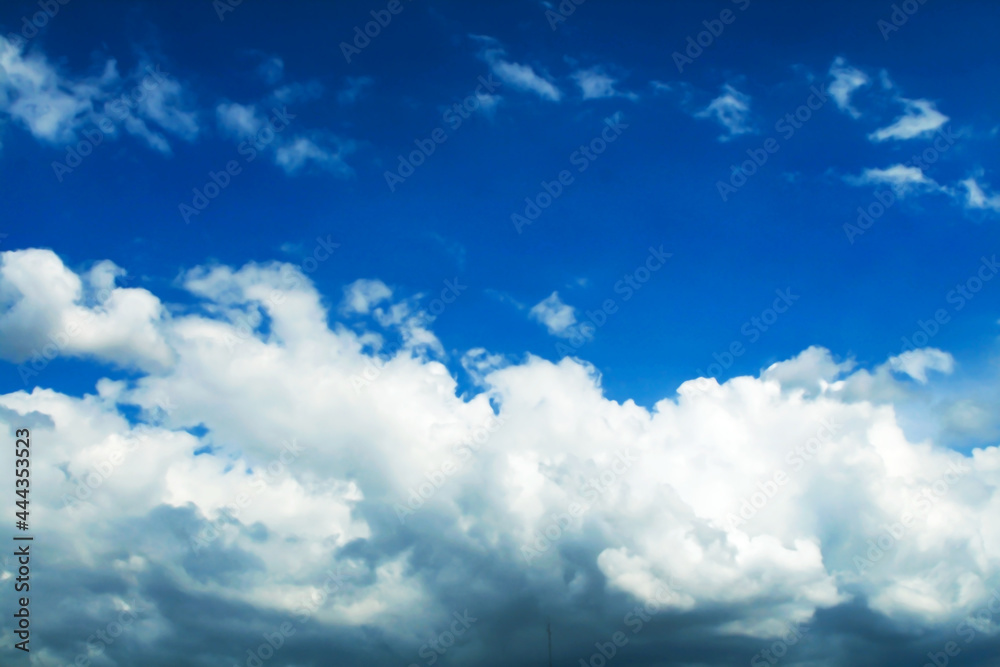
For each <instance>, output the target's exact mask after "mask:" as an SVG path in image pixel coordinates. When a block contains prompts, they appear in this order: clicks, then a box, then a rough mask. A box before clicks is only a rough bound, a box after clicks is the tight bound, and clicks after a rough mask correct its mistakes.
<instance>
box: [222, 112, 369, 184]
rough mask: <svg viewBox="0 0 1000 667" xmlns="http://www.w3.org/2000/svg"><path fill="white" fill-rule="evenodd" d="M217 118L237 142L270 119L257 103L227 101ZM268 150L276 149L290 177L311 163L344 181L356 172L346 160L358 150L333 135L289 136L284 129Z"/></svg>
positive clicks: (276, 157)
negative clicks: (261, 111)
mask: <svg viewBox="0 0 1000 667" xmlns="http://www.w3.org/2000/svg"><path fill="white" fill-rule="evenodd" d="M216 117H217V120H218V123H219V127H220V128H221V129H222V131H223V133H224V134H225V135H227V136H229V137H232V138H234V139H245V138H246V137H254V136H257V134H258V133H259V132H261V130H263V129H264V128H265V126H266V125H267V124H268V119H267V118H266V117H265V116H264V115H263V114H261V113H260V112H259V111H258V110H257V107H256V105H253V104H249V105H248V104H238V103H230V102H223V103H221V104H219V105H218V106H217V107H216ZM266 148H271V149H273V158H274V163H275V164H276V165H278V166H279V167H281V168H282V169H283V170H284V172H285V173H286V174H289V175H292V174H295V173H298V172H299V171H301V170H302V169H304V168H305V167H307V166H308V165H310V164H313V165H316V166H317V167H319V168H321V169H324V170H326V171H329V172H331V173H333V174H335V175H336V176H339V177H342V178H346V177H348V176H350V175H352V174H353V173H354V170H353V169H352V168H351V167H350V165H348V164H347V162H345V161H344V157H345V156H346V155H348V154H350V153H352V152H353V151H354V148H355V144H354V142H352V141H344V140H341V139H339V138H337V137H335V136H333V135H330V134H324V133H312V134H311V135H310V136H304V135H301V134H297V135H296V134H291V135H286V134H285V130H284V129H282V131H281V132H275V133H274V137H273V138H272V139H271V142H270V143H269V144H268V145H267V146H266Z"/></svg>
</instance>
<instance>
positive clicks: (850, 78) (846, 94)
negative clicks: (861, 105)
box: [827, 58, 871, 118]
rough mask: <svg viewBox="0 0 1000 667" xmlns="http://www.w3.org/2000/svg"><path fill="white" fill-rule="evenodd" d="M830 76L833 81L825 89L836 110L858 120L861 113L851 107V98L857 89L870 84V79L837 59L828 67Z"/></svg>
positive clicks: (845, 62) (842, 60)
mask: <svg viewBox="0 0 1000 667" xmlns="http://www.w3.org/2000/svg"><path fill="white" fill-rule="evenodd" d="M830 76H831V77H833V81H832V82H831V83H830V86H829V87H828V88H827V91H829V93H830V96H831V97H832V98H833V101H834V102H835V103H836V105H837V108H838V109H840V110H841V111H844V112H847V113H848V114H850V115H851V116H853V117H854V118H860V117H861V113H860V112H859V111H858V110H857V109H855V108H854V107H853V106H851V96H852V95H853V94H854V91H856V90H857V89H858V88H862V87H864V86H867V85H870V84H871V79H869V78H868V75H867V74H865V73H864V72H862V71H861V70H859V69H857V68H855V67H851V66H850V65H848V64H847V61H846V60H844V59H843V58H837V59H836V60H834V61H833V64H832V65H830Z"/></svg>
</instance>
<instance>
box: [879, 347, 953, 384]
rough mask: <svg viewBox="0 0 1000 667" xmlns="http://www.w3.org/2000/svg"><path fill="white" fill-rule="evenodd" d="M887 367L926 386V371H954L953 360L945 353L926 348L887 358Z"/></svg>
mask: <svg viewBox="0 0 1000 667" xmlns="http://www.w3.org/2000/svg"><path fill="white" fill-rule="evenodd" d="M889 366H890V367H891V368H892V370H894V371H898V372H900V373H906V374H907V375H909V376H910V377H911V378H913V379H914V380H916V381H917V382H919V383H920V384H927V371H939V372H941V373H951V372H952V371H953V370H954V369H955V359H954V357H952V356H951V355H950V354H948V353H947V352H943V351H941V350H938V349H936V348H933V347H928V348H923V349H919V350H909V351H908V352H903V353H902V354H900V355H898V356H895V357H889Z"/></svg>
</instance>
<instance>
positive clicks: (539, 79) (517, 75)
mask: <svg viewBox="0 0 1000 667" xmlns="http://www.w3.org/2000/svg"><path fill="white" fill-rule="evenodd" d="M473 39H474V40H475V41H477V42H479V43H480V44H482V45H483V47H482V50H481V51H480V57H481V58H482V59H483V60H485V61H486V63H487V64H489V66H490V69H491V70H492V71H493V73H494V74H496V75H497V77H498V78H499V79H500V80H501V81H503V82H504V83H505V84H507V85H509V86H510V87H511V88H514V89H516V90H521V91H525V92H531V93H535V94H536V95H538V96H539V97H541V98H543V99H546V100H550V101H552V102H558V101H559V100H561V99H562V91H561V90H559V88H557V87H556V85H555V84H553V83H552V82H551V81H550V80H549V79H548V78H546V77H543V76H541V75H540V74H538V73H536V72H535V70H534V69H533V68H532V67H531V66H530V65H522V64H521V63H515V62H510V61H508V60H505V56H506V55H507V53H506V51H504V49H503V47H502V46H500V43H499V42H498V41H497V40H495V39H493V38H492V37H484V36H476V35H474V36H473Z"/></svg>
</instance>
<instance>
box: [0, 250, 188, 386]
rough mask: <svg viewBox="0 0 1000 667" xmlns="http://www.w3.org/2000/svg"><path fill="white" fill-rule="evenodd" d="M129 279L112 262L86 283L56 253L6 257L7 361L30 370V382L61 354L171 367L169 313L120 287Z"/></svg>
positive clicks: (0, 332)
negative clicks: (167, 330)
mask: <svg viewBox="0 0 1000 667" xmlns="http://www.w3.org/2000/svg"><path fill="white" fill-rule="evenodd" d="M123 274H124V272H123V271H122V270H121V269H120V268H118V267H117V266H115V265H114V264H113V263H111V262H108V261H105V262H101V263H99V264H97V265H95V266H94V267H93V268H92V269H91V270H90V271H89V272H88V273H86V274H84V275H83V276H82V278H81V277H80V276H78V275H77V274H75V273H73V272H72V271H70V270H69V269H67V268H66V267H65V266H64V265H63V263H62V261H61V260H60V259H59V257H58V256H56V255H55V253H53V252H52V251H50V250H35V249H31V250H19V251H9V252H3V253H0V358H3V359H6V360H8V361H13V362H15V363H19V364H22V363H23V364H24V365H23V367H22V369H21V372H22V375H23V374H28V375H30V376H34V375H37V373H36V372H35V371H38V370H40V368H44V366H45V365H46V364H47V360H48V359H50V358H52V357H53V356H54V355H55V354H58V355H61V356H70V357H90V358H95V359H99V360H101V361H105V362H111V363H114V364H117V365H119V366H124V367H138V368H141V369H144V370H154V369H159V368H163V367H166V366H168V365H169V364H170V363H171V361H172V353H171V350H170V348H169V346H168V345H167V342H166V341H165V339H164V337H163V334H162V330H161V328H160V325H161V323H162V322H163V321H164V320H165V319H167V318H168V316H167V313H166V311H165V309H164V308H163V306H162V304H161V303H160V301H159V299H157V298H156V297H155V296H153V295H152V294H150V293H149V292H147V291H146V290H143V289H131V288H129V289H126V288H122V287H116V286H115V280H116V278H118V277H120V276H122V275H123ZM24 362H27V363H24Z"/></svg>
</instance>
